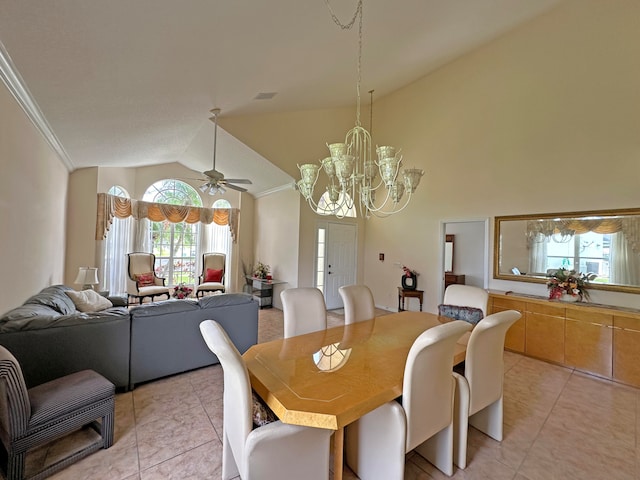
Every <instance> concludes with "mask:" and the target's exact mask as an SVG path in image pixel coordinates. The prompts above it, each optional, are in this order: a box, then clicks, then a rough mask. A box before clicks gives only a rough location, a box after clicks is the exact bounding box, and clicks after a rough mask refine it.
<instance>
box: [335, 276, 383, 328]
mask: <svg viewBox="0 0 640 480" xmlns="http://www.w3.org/2000/svg"><path fill="white" fill-rule="evenodd" d="M338 292H339V293H340V297H342V303H343V304H344V323H345V325H349V324H350V323H355V322H364V321H366V320H372V319H373V318H374V317H375V316H376V305H375V302H374V301H373V294H372V293H371V290H369V287H367V286H366V285H344V286H342V287H340V288H339V289H338Z"/></svg>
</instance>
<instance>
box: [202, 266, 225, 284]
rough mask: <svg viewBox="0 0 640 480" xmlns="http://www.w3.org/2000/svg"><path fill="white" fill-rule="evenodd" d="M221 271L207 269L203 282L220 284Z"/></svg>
mask: <svg viewBox="0 0 640 480" xmlns="http://www.w3.org/2000/svg"><path fill="white" fill-rule="evenodd" d="M222 273H223V270H214V269H213V268H207V274H206V275H205V277H204V281H205V282H220V281H221V280H222Z"/></svg>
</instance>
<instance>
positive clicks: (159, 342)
mask: <svg viewBox="0 0 640 480" xmlns="http://www.w3.org/2000/svg"><path fill="white" fill-rule="evenodd" d="M65 290H71V289H70V288H69V287H66V286H64V285H54V286H51V287H47V288H45V289H43V290H42V291H41V292H39V293H38V294H36V295H33V296H32V297H31V298H29V299H28V300H27V301H26V302H25V303H24V304H23V305H22V306H20V307H17V308H15V309H13V310H11V311H9V312H7V313H5V314H4V315H2V316H0V345H3V346H5V347H6V348H7V349H8V350H9V351H10V352H11V353H12V354H13V355H14V356H15V357H16V358H17V359H18V361H19V362H20V365H21V367H22V370H23V374H24V376H25V381H26V383H27V387H29V388H30V387H33V386H36V385H40V384H41V383H44V382H47V381H49V380H52V379H54V378H58V377H61V376H63V375H67V374H69V373H73V372H76V371H79V370H84V369H91V370H95V371H96V372H98V373H100V374H102V375H103V376H105V377H106V378H107V379H109V380H110V381H111V382H113V383H114V384H115V385H116V387H119V388H120V389H128V388H133V387H134V386H135V384H139V383H141V382H146V381H149V380H154V379H157V378H160V377H164V376H167V375H173V374H175V373H181V372H185V371H187V370H192V369H195V368H199V367H203V366H206V365H212V364H214V363H218V359H217V358H216V356H215V355H214V354H213V353H211V351H210V350H209V349H208V348H207V346H206V344H205V343H204V340H203V339H202V336H201V335H200V329H199V324H200V322H202V321H203V320H208V319H213V320H216V321H218V322H219V323H220V324H221V325H222V326H223V327H224V329H225V330H226V331H227V333H228V334H229V337H231V340H233V342H234V343H235V345H236V346H237V348H238V350H240V352H244V351H246V350H247V349H248V348H249V347H250V346H251V345H254V344H256V343H257V341H258V303H257V302H256V301H255V300H253V298H252V296H251V295H248V294H244V293H237V294H235V293H230V294H221V295H212V296H208V297H204V298H201V299H200V300H198V301H195V300H166V301H162V302H157V303H150V304H145V305H141V306H139V307H135V308H132V309H131V310H129V309H128V308H127V307H126V306H114V307H112V308H108V309H106V310H102V311H99V312H95V313H82V312H79V311H78V310H76V307H75V305H74V303H73V302H72V301H71V299H70V298H69V296H68V295H66V294H65V293H64V292H65ZM110 300H111V301H112V302H113V303H114V305H116V304H118V305H120V304H122V305H125V303H126V300H125V299H124V298H119V297H116V298H111V297H110Z"/></svg>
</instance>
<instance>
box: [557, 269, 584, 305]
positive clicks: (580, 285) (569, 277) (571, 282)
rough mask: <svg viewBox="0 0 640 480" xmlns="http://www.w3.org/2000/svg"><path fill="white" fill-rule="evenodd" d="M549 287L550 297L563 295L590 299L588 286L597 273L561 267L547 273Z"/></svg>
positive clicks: (558, 297)
mask: <svg viewBox="0 0 640 480" xmlns="http://www.w3.org/2000/svg"><path fill="white" fill-rule="evenodd" d="M547 277H549V280H548V281H547V288H548V289H549V299H550V300H553V299H556V300H559V299H560V298H562V295H565V294H566V295H571V296H573V297H579V300H580V301H582V300H583V299H584V300H587V301H588V300H589V292H588V291H587V287H588V285H589V282H590V281H591V280H593V279H595V278H596V274H595V273H576V271H575V270H567V269H566V268H559V269H558V270H556V271H555V273H552V274H550V275H547Z"/></svg>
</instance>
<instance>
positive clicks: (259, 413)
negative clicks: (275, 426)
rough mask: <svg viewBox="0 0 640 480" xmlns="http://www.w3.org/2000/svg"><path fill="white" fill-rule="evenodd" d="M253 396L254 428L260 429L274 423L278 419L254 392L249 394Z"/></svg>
mask: <svg viewBox="0 0 640 480" xmlns="http://www.w3.org/2000/svg"><path fill="white" fill-rule="evenodd" d="M251 394H252V396H253V425H254V426H256V427H262V426H263V425H266V424H268V423H272V422H275V421H276V420H278V417H277V416H276V414H275V413H273V410H271V409H270V408H269V407H268V406H267V404H266V403H264V402H263V401H262V399H261V398H260V397H259V396H258V395H256V393H255V392H251Z"/></svg>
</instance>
